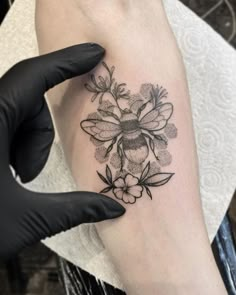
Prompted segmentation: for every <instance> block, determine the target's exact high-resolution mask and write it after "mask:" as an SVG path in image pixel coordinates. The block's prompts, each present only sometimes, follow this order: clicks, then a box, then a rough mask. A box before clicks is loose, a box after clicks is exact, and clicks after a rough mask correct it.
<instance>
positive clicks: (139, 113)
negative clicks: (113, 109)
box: [137, 100, 149, 117]
mask: <svg viewBox="0 0 236 295" xmlns="http://www.w3.org/2000/svg"><path fill="white" fill-rule="evenodd" d="M140 101H142V100H140ZM148 102H149V101H148ZM146 106H147V103H144V104H143V105H142V106H141V107H140V108H139V109H138V111H137V117H139V116H140V115H141V113H142V111H143V110H144V109H145V108H146Z"/></svg>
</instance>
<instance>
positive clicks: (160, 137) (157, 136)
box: [152, 133, 168, 145]
mask: <svg viewBox="0 0 236 295" xmlns="http://www.w3.org/2000/svg"><path fill="white" fill-rule="evenodd" d="M152 135H153V136H154V137H155V138H156V139H157V140H160V141H163V142H164V143H165V144H166V145H167V144H168V141H167V140H165V139H164V138H163V137H162V136H161V135H157V134H153V133H152Z"/></svg>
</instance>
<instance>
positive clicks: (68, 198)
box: [4, 191, 125, 255]
mask: <svg viewBox="0 0 236 295" xmlns="http://www.w3.org/2000/svg"><path fill="white" fill-rule="evenodd" d="M25 197H26V198H27V201H26V203H25V204H24V214H23V218H22V219H21V222H19V223H18V224H19V226H18V225H17V227H16V228H15V230H16V231H17V232H18V233H20V235H19V236H20V239H19V243H17V244H18V246H17V250H14V249H15V248H14V247H11V244H12V243H13V242H14V241H12V242H11V240H10V239H11V237H9V238H8V240H7V241H6V243H8V245H6V246H7V247H4V248H8V249H9V248H12V249H13V250H12V251H20V250H21V249H22V248H24V247H26V246H29V245H31V244H33V243H36V242H38V241H39V240H41V239H44V238H46V237H50V236H53V235H55V234H57V233H60V232H62V231H66V230H68V229H71V228H73V227H75V226H78V225H80V224H82V223H91V222H99V221H103V220H107V219H113V218H117V217H120V216H121V215H123V214H124V213H125V208H124V207H123V206H121V205H120V204H119V203H118V202H116V201H115V200H113V199H111V198H109V197H106V196H103V195H100V194H97V193H90V192H72V193H60V194H38V193H33V192H29V191H25V192H24V198H25ZM27 203H28V205H27ZM17 235H18V234H17ZM11 236H12V238H13V240H14V239H15V237H14V236H13V235H11ZM11 255H12V253H11Z"/></svg>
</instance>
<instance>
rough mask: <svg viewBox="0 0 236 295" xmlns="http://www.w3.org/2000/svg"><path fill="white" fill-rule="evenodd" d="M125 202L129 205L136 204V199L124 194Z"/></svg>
mask: <svg viewBox="0 0 236 295" xmlns="http://www.w3.org/2000/svg"><path fill="white" fill-rule="evenodd" d="M123 201H124V202H125V203H126V204H128V203H129V204H133V203H135V201H136V199H135V197H134V196H132V195H131V194H129V193H126V192H124V194H123Z"/></svg>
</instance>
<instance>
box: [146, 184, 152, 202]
mask: <svg viewBox="0 0 236 295" xmlns="http://www.w3.org/2000/svg"><path fill="white" fill-rule="evenodd" d="M145 189H146V193H147V194H148V196H149V197H150V199H151V200H152V193H151V191H150V189H149V188H148V187H147V186H145Z"/></svg>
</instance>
